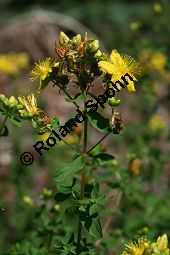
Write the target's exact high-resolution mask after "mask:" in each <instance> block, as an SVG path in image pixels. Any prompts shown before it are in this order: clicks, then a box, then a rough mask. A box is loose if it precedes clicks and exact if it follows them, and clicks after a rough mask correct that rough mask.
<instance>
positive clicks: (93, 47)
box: [88, 40, 99, 53]
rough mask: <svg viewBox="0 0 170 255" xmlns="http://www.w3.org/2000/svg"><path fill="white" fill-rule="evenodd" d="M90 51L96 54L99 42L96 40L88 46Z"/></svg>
mask: <svg viewBox="0 0 170 255" xmlns="http://www.w3.org/2000/svg"><path fill="white" fill-rule="evenodd" d="M88 49H89V51H90V52H91V53H96V52H97V51H98V49H99V41H98V40H94V41H93V42H91V43H90V44H89V46H88Z"/></svg>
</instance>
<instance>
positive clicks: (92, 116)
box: [0, 32, 169, 255]
mask: <svg viewBox="0 0 170 255" xmlns="http://www.w3.org/2000/svg"><path fill="white" fill-rule="evenodd" d="M55 52H56V55H57V56H56V57H57V58H56V59H51V58H47V59H45V60H44V61H41V62H40V61H39V63H36V64H35V67H34V68H33V70H32V73H31V80H36V79H39V87H38V96H37V98H38V97H39V96H40V95H41V91H42V90H43V89H46V87H47V86H49V85H50V84H51V85H53V86H54V91H59V93H63V94H64V95H65V96H66V98H65V100H66V102H67V103H69V104H72V105H73V106H74V107H75V110H77V109H79V110H80V111H81V112H82V113H83V115H84V116H85V118H84V121H83V132H81V135H80V139H79V140H78V142H77V144H76V146H75V145H70V143H68V142H67V140H66V136H67V135H68V133H69V132H70V131H72V130H74V129H75V125H74V123H73V126H69V128H68V127H66V126H65V125H64V126H63V125H62V124H61V123H60V121H59V119H58V118H57V117H50V116H49V115H47V114H45V113H44V111H43V110H41V109H40V108H39V107H38V105H37V99H36V97H35V96H34V94H31V95H28V96H27V97H25V96H19V97H18V100H16V99H15V98H14V97H13V96H12V97H11V98H10V99H8V98H6V96H5V95H1V96H0V100H1V106H2V107H1V115H3V116H4V121H3V122H2V125H1V132H0V133H1V136H4V135H7V134H8V131H7V126H6V123H7V121H8V120H10V121H12V122H14V123H15V124H17V125H20V123H21V120H25V119H26V120H30V121H31V123H32V126H33V127H34V128H36V129H37V131H38V132H40V133H41V134H47V135H48V139H49V140H48V141H50V140H51V141H53V140H54V134H53V130H55V131H57V130H59V131H60V133H61V134H62V142H63V143H65V144H66V146H68V147H69V148H70V150H71V151H72V153H73V155H72V159H71V160H70V161H69V162H67V163H63V164H62V165H60V166H59V167H58V169H57V170H56V172H55V180H56V184H57V193H56V194H55V201H56V202H57V206H56V207H55V209H56V208H59V207H60V206H61V208H62V211H61V212H60V217H59V219H60V220H59V223H58V224H59V225H60V224H61V223H62V226H63V230H62V229H61V228H57V231H54V232H53V228H55V227H56V226H55V224H56V220H54V222H53V221H52V218H50V217H49V218H50V219H51V222H49V225H50V226H48V224H47V225H46V227H47V229H48V230H49V232H50V231H52V232H50V233H52V234H53V235H54V236H56V239H55V242H51V241H50V240H51V239H52V238H51V236H52V234H51V235H50V239H49V241H48V244H46V243H45V242H44V243H43V242H42V240H43V239H42V240H41V241H39V240H40V239H38V241H37V242H35V248H34V251H31V252H32V253H33V254H35V255H36V254H38V252H40V251H41V250H42V252H41V253H43V254H54V252H55V253H56V254H63V255H64V254H82V255H83V254H84V255H85V254H97V253H96V252H97V248H96V247H95V240H99V239H101V238H102V237H103V233H102V226H101V223H100V210H101V208H102V207H101V206H102V205H104V204H105V203H106V201H107V200H108V199H109V198H108V197H107V196H106V195H103V194H101V188H100V187H101V182H97V180H96V179H94V178H93V172H94V171H95V170H97V169H98V168H99V167H101V166H102V167H104V166H105V165H108V164H109V163H110V162H113V160H114V156H113V155H109V154H107V153H106V152H105V151H103V150H102V149H101V147H100V145H101V143H102V141H103V140H104V139H105V138H106V137H107V136H108V135H122V134H123V131H124V125H123V123H122V118H121V117H120V113H119V112H118V111H117V110H115V108H116V107H117V106H118V105H119V104H120V103H121V102H120V100H119V99H118V98H116V97H115V96H113V97H110V98H109V99H108V100H107V102H105V103H106V104H107V105H108V109H109V107H110V110H108V114H107V116H105V115H104V113H102V111H101V112H99V110H100V109H101V110H102V108H99V109H98V111H97V112H96V111H94V109H95V108H96V103H94V101H95V100H96V96H97V95H96V94H95V93H94V88H96V86H97V85H96V84H97V82H96V81H97V80H98V84H99V83H100V84H102V87H103V91H105V90H106V89H107V88H113V89H114V90H115V92H116V91H117V90H116V89H115V88H114V87H113V83H116V82H117V81H119V80H120V79H121V77H122V76H124V75H125V74H126V73H128V74H129V75H130V76H131V77H132V78H133V80H131V79H129V78H127V81H128V85H127V82H124V83H123V85H124V86H125V87H126V85H127V90H128V91H129V92H134V91H135V87H134V81H136V75H137V74H138V73H139V66H138V64H137V63H136V62H135V60H134V59H133V58H131V57H129V56H127V55H120V54H119V53H118V52H117V51H116V50H112V52H111V55H110V57H109V58H108V56H107V55H106V54H105V53H102V52H101V51H100V48H99V42H98V40H95V39H91V38H88V36H87V34H85V36H84V38H82V37H81V35H79V34H78V35H76V36H75V37H73V38H72V39H70V38H69V37H68V36H67V35H65V34H64V33H63V32H61V33H60V38H59V43H58V42H56V44H55ZM120 85H121V84H120ZM72 88H74V90H73V89H72ZM118 88H119V90H120V89H121V88H122V86H118ZM73 91H74V92H73ZM75 91H76V92H75ZM96 91H98V88H96ZM88 100H91V105H90V107H89V108H88V107H86V106H87V104H86V103H87V101H88ZM80 124H81V123H80ZM90 125H92V126H93V127H94V128H95V129H96V130H98V131H100V132H101V133H103V134H104V136H103V137H102V138H101V139H100V140H99V141H98V142H97V143H96V144H94V145H93V146H92V147H91V148H89V143H88V142H89V139H90V133H89V126H90ZM51 144H52V142H51ZM53 146H54V145H53ZM56 146H57V145H56ZM54 147H55V146H54ZM97 148H98V149H97ZM59 204H60V205H59ZM32 205H33V204H32ZM45 207H46V206H45V203H44V204H43V205H42V207H41V210H40V211H41V212H40V213H39V214H38V215H41V214H43V212H42V211H43V208H45ZM47 215H48V216H49V214H48V213H47ZM45 217H46V216H45ZM51 217H52V216H51ZM47 218H48V217H47ZM68 219H69V220H68ZM48 220H49V219H48ZM52 222H53V224H52V225H53V226H52V225H51V223H52ZM60 227H61V226H60ZM47 229H44V230H43V231H40V232H41V234H43V235H45V233H46V231H47ZM50 229H51V230H50ZM35 236H37V233H36V234H35ZM40 236H41V235H40ZM40 236H39V237H40ZM57 236H58V237H60V238H57ZM141 240H143V241H141ZM141 240H139V243H138V244H131V246H129V250H128V251H126V253H129V254H135V255H138V254H144V252H145V248H147V253H146V254H151V253H152V250H151V248H150V246H149V245H148V244H147V245H145V243H146V242H145V240H144V239H141ZM53 241H54V240H53ZM43 245H44V246H43ZM23 247H25V248H23ZM32 248H33V247H31V244H29V242H27V241H24V243H23V246H22V245H21V246H20V245H17V246H16V247H15V248H14V249H13V251H12V250H11V253H9V254H19V252H20V253H23V252H25V253H23V254H26V249H27V250H28V249H32ZM166 248H167V246H166ZM155 249H156V248H155ZM168 252H169V250H168ZM41 253H39V254H41ZM155 254H157V253H155Z"/></svg>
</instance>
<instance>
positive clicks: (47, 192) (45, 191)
mask: <svg viewBox="0 0 170 255" xmlns="http://www.w3.org/2000/svg"><path fill="white" fill-rule="evenodd" d="M42 195H43V197H44V198H47V197H51V195H52V190H50V189H47V188H44V189H43V192H42Z"/></svg>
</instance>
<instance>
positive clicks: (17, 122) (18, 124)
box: [9, 116, 22, 127]
mask: <svg viewBox="0 0 170 255" xmlns="http://www.w3.org/2000/svg"><path fill="white" fill-rule="evenodd" d="M9 120H10V121H11V122H12V123H13V124H15V125H16V126H17V127H21V126H22V122H21V121H20V120H19V119H18V118H16V117H14V116H9Z"/></svg>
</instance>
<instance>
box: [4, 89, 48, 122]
mask: <svg viewBox="0 0 170 255" xmlns="http://www.w3.org/2000/svg"><path fill="white" fill-rule="evenodd" d="M0 105H1V107H2V108H1V109H0V114H1V115H6V116H7V117H9V119H11V120H13V122H15V124H16V123H17V120H18V122H19V119H18V118H21V119H27V120H32V123H33V125H34V126H37V125H38V126H39V127H43V126H44V125H47V124H48V123H49V122H51V118H50V120H49V117H48V116H47V115H46V114H45V113H44V112H43V111H42V110H41V109H39V108H38V107H37V100H36V98H35V96H34V94H33V93H32V94H31V95H28V96H27V98H25V97H24V96H19V97H18V100H17V99H16V98H15V97H14V96H11V97H10V98H7V97H6V96H5V95H3V94H0ZM47 119H48V121H47ZM14 120H15V121H14Z"/></svg>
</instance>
